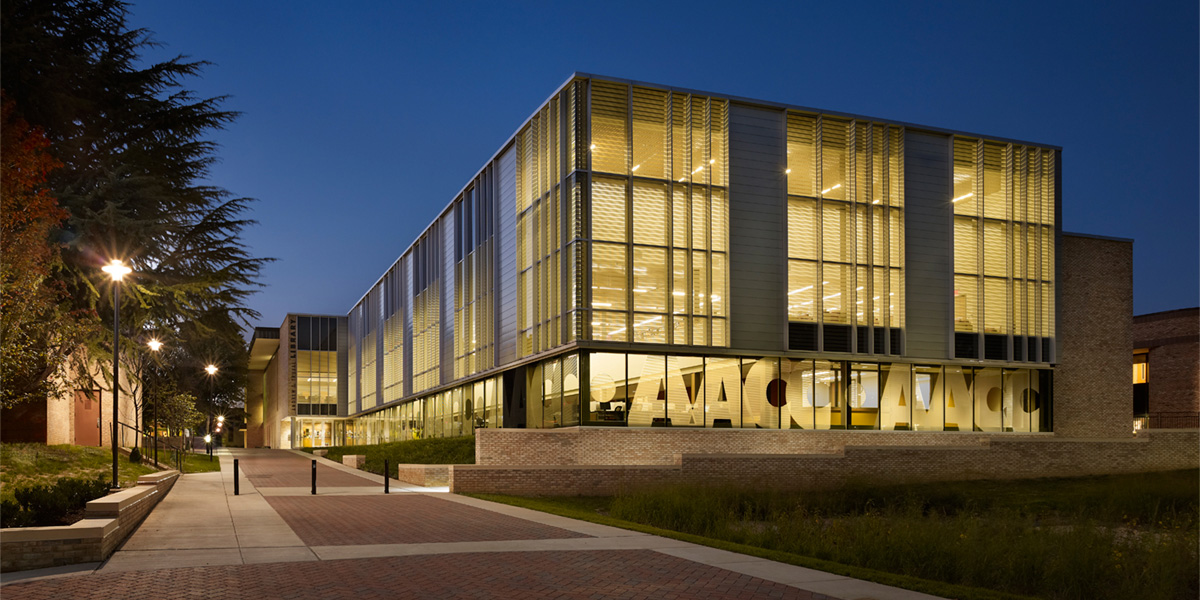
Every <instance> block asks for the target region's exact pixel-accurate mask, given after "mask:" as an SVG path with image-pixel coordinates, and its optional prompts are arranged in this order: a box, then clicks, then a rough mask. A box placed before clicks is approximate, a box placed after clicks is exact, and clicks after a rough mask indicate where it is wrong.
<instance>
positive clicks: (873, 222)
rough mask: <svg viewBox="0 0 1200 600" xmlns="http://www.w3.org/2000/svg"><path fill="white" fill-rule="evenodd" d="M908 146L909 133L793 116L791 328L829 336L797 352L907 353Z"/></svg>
mask: <svg viewBox="0 0 1200 600" xmlns="http://www.w3.org/2000/svg"><path fill="white" fill-rule="evenodd" d="M903 140H904V130H903V128H900V127H895V126H888V125H884V124H881V123H872V122H864V121H857V120H846V119H840V118H834V117H829V116H826V115H819V114H817V115H812V114H804V113H796V112H789V113H788V115H787V163H786V164H787V168H786V170H785V172H784V173H785V175H786V177H787V190H788V249H787V256H788V283H787V290H788V291H787V304H788V321H790V322H796V323H812V324H817V325H818V327H819V329H818V331H820V335H812V336H808V337H807V338H806V339H800V340H797V341H795V342H794V343H792V344H791V345H790V349H792V350H813V351H821V350H823V351H827V352H858V353H864V354H869V353H874V354H900V353H901V350H902V348H900V340H901V339H902V337H901V336H900V335H899V334H898V332H900V331H901V330H902V329H903V327H904V286H903V285H902V282H903V267H904V255H903V248H904V243H903V240H904V237H903V236H904V231H903V227H904V217H903V210H904V177H903V164H904V163H903V160H904V141H903ZM893 331H895V332H897V334H896V335H892V334H891V332H893Z"/></svg>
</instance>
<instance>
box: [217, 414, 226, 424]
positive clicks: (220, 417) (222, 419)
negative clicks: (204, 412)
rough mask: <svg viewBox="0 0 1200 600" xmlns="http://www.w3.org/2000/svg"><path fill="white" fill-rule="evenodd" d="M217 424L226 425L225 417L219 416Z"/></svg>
mask: <svg viewBox="0 0 1200 600" xmlns="http://www.w3.org/2000/svg"><path fill="white" fill-rule="evenodd" d="M217 422H218V423H224V422H225V415H217Z"/></svg>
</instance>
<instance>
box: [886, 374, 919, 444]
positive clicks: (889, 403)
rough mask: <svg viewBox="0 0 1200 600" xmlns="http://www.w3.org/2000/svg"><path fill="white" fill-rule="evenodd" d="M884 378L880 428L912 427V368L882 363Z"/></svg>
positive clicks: (901, 428)
mask: <svg viewBox="0 0 1200 600" xmlns="http://www.w3.org/2000/svg"><path fill="white" fill-rule="evenodd" d="M879 377H880V379H882V380H883V395H882V396H881V397H880V406H879V427H880V429H891V430H897V431H899V430H907V429H912V404H913V395H912V368H911V367H910V366H909V365H905V364H891V365H880V370H879Z"/></svg>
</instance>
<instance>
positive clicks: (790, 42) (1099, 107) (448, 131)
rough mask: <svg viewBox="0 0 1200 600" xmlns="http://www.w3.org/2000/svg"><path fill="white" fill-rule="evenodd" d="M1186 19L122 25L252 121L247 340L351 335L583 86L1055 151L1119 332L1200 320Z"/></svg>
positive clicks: (246, 170) (1110, 12)
mask: <svg viewBox="0 0 1200 600" xmlns="http://www.w3.org/2000/svg"><path fill="white" fill-rule="evenodd" d="M1198 18H1200V16H1198V14H1197V3H1196V2H1188V1H1186V0H1183V1H1178V2H1136V1H1129V2H1107V3H1105V2H1080V3H1051V2H988V3H983V2H978V3H976V2H945V3H921V2H912V3H903V2H881V3H878V4H873V3H867V4H851V3H848V2H825V3H813V4H808V3H802V2H764V3H758V2H747V1H741V2H699V1H693V2H687V3H678V4H668V3H658V2H645V1H643V2H631V3H605V2H574V3H566V2H564V3H559V4H558V5H551V4H549V3H547V4H544V5H543V4H535V3H532V2H521V3H513V5H511V6H508V5H504V4H503V3H478V4H475V3H450V2H444V3H443V2H430V3H424V2H422V3H411V5H409V4H408V3H401V2H378V3H367V2H329V1H328V0H325V1H321V2H316V1H308V0H292V1H289V2H278V3H274V4H271V5H268V4H267V3H264V2H258V3H256V2H245V0H238V1H205V2H138V3H136V4H135V5H134V6H133V7H132V15H131V19H130V24H131V25H132V26H134V27H145V28H147V29H149V30H151V31H153V32H155V38H156V39H158V40H159V41H160V42H162V43H163V47H162V48H159V49H157V50H156V51H154V52H153V53H150V54H148V57H149V58H163V57H166V56H168V55H174V54H186V55H189V56H191V57H193V58H197V59H204V60H208V61H211V62H213V63H214V64H213V65H212V66H211V67H209V68H208V69H207V70H206V71H205V73H204V75H203V78H202V79H199V80H193V81H190V82H188V85H189V86H191V87H192V88H194V89H195V90H197V91H198V92H199V93H200V94H202V95H206V96H214V95H222V94H228V95H229V96H230V99H229V101H228V103H227V108H230V109H233V110H238V111H242V112H243V113H245V114H244V115H243V116H242V118H241V119H239V120H238V121H237V122H236V123H235V124H233V125H232V126H231V127H230V128H229V129H228V130H227V131H224V132H220V133H219V134H217V135H216V136H215V140H216V141H218V142H219V143H220V144H221V145H222V148H221V152H220V160H221V162H220V163H219V164H218V165H216V166H215V167H214V169H213V171H212V177H211V180H212V182H213V183H214V184H216V185H219V186H222V187H224V188H227V189H229V190H230V191H232V192H233V193H235V194H237V195H240V196H251V197H255V198H258V199H259V200H260V201H259V202H258V203H257V205H256V208H255V213H254V215H253V216H254V218H256V219H257V220H258V221H259V222H260V225H259V226H257V227H256V228H254V229H252V230H250V231H249V232H248V233H247V235H246V242H247V243H248V244H249V245H250V246H251V247H252V249H253V251H254V252H255V253H256V254H257V255H259V256H271V257H275V258H278V259H279V260H278V262H276V263H274V264H272V265H270V266H269V267H267V269H266V271H265V273H264V277H263V280H264V282H265V283H266V284H267V286H268V287H266V288H265V289H264V290H263V291H262V292H260V293H259V294H257V295H256V296H255V297H254V298H253V299H252V300H251V306H252V307H253V308H256V309H258V310H259V311H261V312H262V315H263V316H262V319H261V321H260V322H258V323H257V324H258V325H264V326H276V325H278V324H279V323H280V322H281V321H282V320H283V316H284V314H286V313H287V312H312V313H331V314H345V313H346V312H348V311H349V309H350V308H351V307H352V306H353V304H354V303H355V302H356V301H357V300H358V299H359V297H360V296H361V295H362V294H363V293H364V292H366V290H367V289H368V288H369V287H370V285H371V284H372V283H374V281H375V280H376V279H377V278H378V277H379V276H380V275H381V274H382V273H383V272H384V270H386V269H387V268H388V266H390V265H391V264H392V262H393V261H394V260H395V259H396V257H397V256H399V255H400V253H401V252H402V251H403V250H404V249H405V248H406V247H407V246H408V244H409V243H410V242H411V241H412V240H413V238H414V237H415V236H416V235H417V234H418V233H420V231H421V230H422V229H424V228H425V227H426V226H427V225H428V224H429V222H430V221H431V220H432V219H433V217H434V216H436V215H437V213H438V212H439V211H440V210H441V209H442V208H443V207H444V206H445V205H446V204H447V203H449V201H450V200H451V199H452V197H453V195H454V194H455V193H456V192H457V191H458V190H459V189H460V188H461V187H462V186H463V185H464V184H465V183H466V182H467V180H468V179H469V178H470V177H471V176H472V175H474V174H475V172H476V171H477V170H478V169H479V168H480V167H481V166H482V165H483V163H484V161H486V160H487V159H488V158H489V157H491V155H492V154H493V153H494V152H495V151H496V150H497V149H499V147H500V145H501V144H502V143H504V141H505V140H507V139H508V137H509V136H510V135H511V134H512V133H513V132H514V131H515V129H516V128H517V126H519V125H520V124H521V123H522V122H523V121H524V120H525V119H526V118H527V117H528V116H529V115H530V114H531V113H532V111H533V110H534V109H536V108H537V107H538V106H539V103H541V102H542V101H543V100H545V99H546V98H547V97H548V96H549V94H550V93H551V92H553V91H554V89H555V88H556V87H557V86H558V85H559V84H560V83H562V82H563V81H564V80H565V79H566V78H567V77H568V76H569V75H570V74H571V73H572V72H574V71H583V72H590V73H597V74H605V75H611V76H615V77H622V78H628V79H636V80H642V81H649V82H655V83H661V84H666V85H675V86H681V87H688V88H694V89H699V90H705V91H710V92H715V93H723V94H729V95H736V96H743V97H749V98H759V99H763V100H772V101H777V102H786V103H791V104H799V105H803V106H810V107H815V108H822V109H827V110H833V111H840V112H850V113H858V114H863V115H869V116H873V117H878V118H882V119H890V120H897V121H905V122H912V123H920V124H926V125H933V126H938V127H944V128H949V129H956V130H963V131H969V132H974V133H980V134H984V135H992V136H997V137H1005V138H1015V139H1022V140H1029V141H1032V142H1039V143H1046V144H1053V145H1058V146H1062V147H1063V229H1064V230H1066V231H1073V232H1084V233H1093V234H1100V235H1108V236H1118V237H1126V238H1133V239H1134V240H1136V242H1135V244H1134V258H1135V273H1134V287H1135V291H1134V309H1135V313H1138V314H1141V313H1146V312H1155V311H1160V310H1169V309H1174V308H1183V307H1190V306H1196V305H1197V304H1200V299H1198V298H1200V260H1198V257H1200V251H1198V245H1197V232H1198V231H1200V194H1198V177H1200V168H1198V164H1200V155H1198V151H1197V134H1198V132H1200V117H1198V111H1200V93H1198V89H1200V75H1198V73H1200V61H1198V56H1200V42H1198V34H1197V22H1198Z"/></svg>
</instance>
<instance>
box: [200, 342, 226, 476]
mask: <svg viewBox="0 0 1200 600" xmlns="http://www.w3.org/2000/svg"><path fill="white" fill-rule="evenodd" d="M204 370H205V372H207V373H208V405H209V409H208V431H206V432H205V433H206V434H208V435H205V436H204V442H205V445H207V446H208V457H209V460H212V444H211V442H212V395H213V391H212V388H213V377H214V376H215V375H216V374H217V365H214V364H212V363H209V365H208V366H207V367H204ZM222 418H224V417H222Z"/></svg>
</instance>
